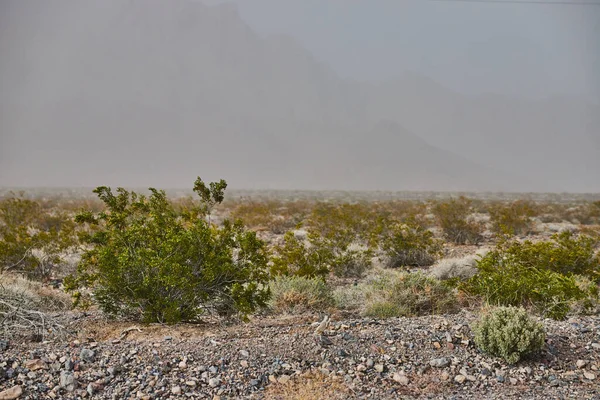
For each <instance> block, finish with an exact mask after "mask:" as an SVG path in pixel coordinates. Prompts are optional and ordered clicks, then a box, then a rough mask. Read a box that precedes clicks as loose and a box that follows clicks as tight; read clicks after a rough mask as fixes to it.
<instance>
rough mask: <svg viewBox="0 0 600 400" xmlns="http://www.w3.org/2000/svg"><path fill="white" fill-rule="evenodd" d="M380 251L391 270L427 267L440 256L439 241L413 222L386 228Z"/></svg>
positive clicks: (440, 244) (440, 247)
mask: <svg viewBox="0 0 600 400" xmlns="http://www.w3.org/2000/svg"><path fill="white" fill-rule="evenodd" d="M382 249H383V251H384V252H385V255H386V256H387V257H388V260H389V261H388V266H389V267H391V268H398V267H427V266H430V265H432V264H433V263H434V262H435V261H436V260H437V259H438V258H439V257H440V256H441V255H442V243H441V241H440V240H438V239H436V238H435V237H434V235H433V233H432V232H431V231H429V230H427V229H425V228H423V227H422V226H421V225H419V224H417V223H416V222H414V221H409V222H407V223H403V224H394V225H392V227H391V228H388V229H387V230H386V232H385V234H384V236H383V240H382Z"/></svg>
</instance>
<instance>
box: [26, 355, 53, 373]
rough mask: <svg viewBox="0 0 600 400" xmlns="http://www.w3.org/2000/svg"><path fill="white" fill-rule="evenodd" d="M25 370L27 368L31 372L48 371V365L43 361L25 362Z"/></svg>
mask: <svg viewBox="0 0 600 400" xmlns="http://www.w3.org/2000/svg"><path fill="white" fill-rule="evenodd" d="M24 366H25V368H27V369H28V370H30V371H37V370H39V369H47V368H48V366H47V365H46V363H45V362H44V361H42V360H40V359H39V358H38V359H34V360H28V361H25V363H24Z"/></svg>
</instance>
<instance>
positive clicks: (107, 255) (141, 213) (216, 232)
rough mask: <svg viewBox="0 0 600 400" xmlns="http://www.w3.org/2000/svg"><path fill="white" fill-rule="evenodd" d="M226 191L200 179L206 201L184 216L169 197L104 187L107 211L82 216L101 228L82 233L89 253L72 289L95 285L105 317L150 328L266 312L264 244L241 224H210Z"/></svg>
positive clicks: (102, 196)
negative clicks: (207, 314)
mask: <svg viewBox="0 0 600 400" xmlns="http://www.w3.org/2000/svg"><path fill="white" fill-rule="evenodd" d="M226 186H227V185H226V183H225V181H223V180H221V181H220V182H213V183H211V184H210V185H209V186H206V185H205V184H204V182H202V180H201V179H200V178H198V179H197V181H196V183H195V186H194V191H195V192H196V193H197V194H198V195H199V196H200V199H201V200H200V202H199V203H196V204H195V205H194V206H193V207H192V208H186V209H182V210H180V211H177V210H176V209H175V208H174V206H173V204H172V203H171V202H169V201H168V199H167V197H166V194H165V192H164V191H159V190H156V189H153V188H151V189H150V192H151V194H150V195H149V196H145V195H140V194H137V193H135V192H129V191H127V190H125V189H123V188H119V189H117V193H116V194H115V193H113V192H112V191H111V189H110V188H108V187H98V188H97V189H95V190H94V192H95V193H96V194H97V195H98V197H99V198H100V200H102V202H103V203H104V204H105V207H106V209H105V211H101V212H99V213H92V212H83V213H81V214H79V215H78V216H77V217H76V220H77V222H79V223H81V224H90V225H95V226H97V228H98V229H96V230H95V231H93V232H92V233H88V234H85V235H82V240H83V241H84V242H85V243H87V244H88V245H89V246H91V248H90V249H89V250H87V251H86V252H85V253H84V254H83V257H82V261H81V263H80V265H79V266H78V271H77V274H75V275H74V276H71V277H70V278H69V279H67V280H66V282H65V283H66V285H67V287H68V289H69V290H71V291H74V292H75V295H77V293H78V292H77V289H78V287H80V286H84V287H90V288H92V290H93V297H94V299H95V301H96V302H97V303H98V304H99V305H100V307H101V308H102V309H103V310H104V311H105V312H107V313H110V314H116V315H124V316H128V317H131V318H136V319H137V318H141V319H142V320H144V321H147V322H154V321H156V322H167V323H175V322H178V321H195V320H196V319H197V318H198V317H199V316H201V315H202V314H203V313H204V312H206V311H210V312H215V313H218V314H221V315H223V314H224V315H231V314H236V313H237V314H240V315H241V316H242V317H244V316H245V315H247V314H248V313H251V312H253V311H255V310H256V309H257V308H258V307H261V306H265V305H266V302H267V300H268V298H269V289H268V285H267V282H268V272H267V252H266V248H265V244H264V243H263V242H262V241H260V240H258V239H257V237H256V234H255V233H254V232H250V231H247V230H245V229H244V227H243V226H242V225H241V224H240V223H237V222H235V223H232V222H230V221H225V222H224V223H223V225H222V226H220V227H218V226H215V225H214V224H211V223H210V222H208V221H207V218H206V217H207V216H208V215H209V213H210V210H211V209H212V208H213V207H214V206H215V205H216V204H219V203H220V202H222V201H223V198H224V190H225V188H226ZM208 219H209V218H208Z"/></svg>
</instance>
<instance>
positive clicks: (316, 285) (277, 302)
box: [270, 276, 334, 314]
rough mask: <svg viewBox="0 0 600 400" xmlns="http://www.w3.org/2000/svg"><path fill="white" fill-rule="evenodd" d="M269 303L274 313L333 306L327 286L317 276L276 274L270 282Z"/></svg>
mask: <svg viewBox="0 0 600 400" xmlns="http://www.w3.org/2000/svg"><path fill="white" fill-rule="evenodd" d="M270 288H271V294H272V296H271V300H270V305H271V308H272V309H273V311H275V312H276V313H287V314H296V313H303V312H307V311H322V310H326V309H328V308H330V307H332V306H333V304H334V301H333V297H332V295H331V289H330V288H329V286H328V285H327V284H326V283H325V281H323V280H322V279H319V278H307V277H303V276H278V277H276V278H274V279H273V280H272V281H271V283H270Z"/></svg>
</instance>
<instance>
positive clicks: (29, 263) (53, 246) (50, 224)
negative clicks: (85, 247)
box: [0, 195, 76, 280]
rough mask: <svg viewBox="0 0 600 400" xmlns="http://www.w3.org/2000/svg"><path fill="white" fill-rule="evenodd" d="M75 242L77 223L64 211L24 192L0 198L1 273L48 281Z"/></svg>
mask: <svg viewBox="0 0 600 400" xmlns="http://www.w3.org/2000/svg"><path fill="white" fill-rule="evenodd" d="M75 243H76V236H75V224H74V223H73V221H72V218H70V217H69V216H68V215H67V214H66V213H65V212H63V211H60V210H48V209H43V208H42V207H41V206H40V203H39V202H37V201H34V200H29V199H27V198H24V197H23V195H21V196H15V195H11V196H10V197H8V198H6V199H4V200H2V201H0V272H1V271H16V272H22V273H25V274H26V275H28V276H29V277H30V278H35V279H40V280H48V279H50V278H52V277H53V276H54V274H55V272H56V271H55V270H56V266H57V265H59V264H60V263H61V261H62V255H63V253H64V252H65V251H66V250H68V249H69V248H71V247H72V246H74V245H75Z"/></svg>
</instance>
